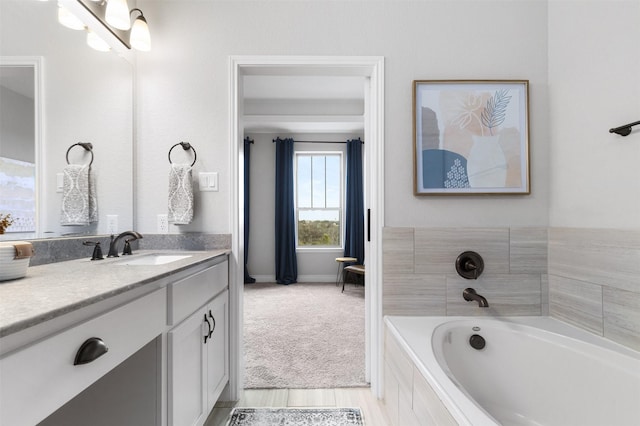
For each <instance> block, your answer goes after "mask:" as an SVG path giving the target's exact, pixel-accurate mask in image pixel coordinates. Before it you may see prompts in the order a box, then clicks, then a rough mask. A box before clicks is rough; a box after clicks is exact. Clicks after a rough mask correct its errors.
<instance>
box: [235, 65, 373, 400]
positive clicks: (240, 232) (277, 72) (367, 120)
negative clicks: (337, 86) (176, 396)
mask: <svg viewBox="0 0 640 426" xmlns="http://www.w3.org/2000/svg"><path fill="white" fill-rule="evenodd" d="M383 65H384V59H383V58H382V57H324V56H323V57H306V56H300V57H299V56H257V57H254V56H238V57H231V58H230V94H229V100H230V108H229V112H230V141H231V167H230V170H231V173H232V179H231V180H232V191H231V194H232V195H231V196H232V200H231V206H232V212H231V218H232V221H233V223H232V253H231V256H230V270H229V278H230V286H229V287H230V314H231V315H230V331H231V333H230V337H231V338H230V346H231V349H230V351H231V353H230V360H231V363H230V383H229V387H228V390H227V395H225V396H226V397H227V398H228V399H229V400H237V399H238V398H239V394H240V391H241V390H242V387H243V385H242V384H243V377H242V376H243V366H242V343H243V335H242V327H243V288H244V264H243V259H244V229H243V228H244V224H243V220H242V217H243V215H244V204H243V203H244V201H243V200H244V193H243V192H244V191H243V188H244V176H243V167H242V165H241V164H242V160H243V154H244V143H243V137H244V132H245V120H244V102H243V99H244V95H243V77H244V76H246V75H269V76H284V77H286V76H304V75H306V76H323V75H324V76H362V77H365V79H366V81H367V88H366V90H365V103H364V105H365V106H364V114H363V120H364V135H365V140H366V148H365V151H364V159H363V162H364V164H365V177H364V181H365V190H364V191H365V200H366V201H365V212H366V222H365V228H366V233H365V234H366V235H365V237H366V241H365V258H366V259H367V279H366V282H367V286H368V288H367V290H368V291H367V292H366V297H365V353H366V356H365V358H366V375H367V379H368V380H369V381H370V383H371V390H372V392H373V394H374V395H375V396H377V397H379V396H381V386H380V385H381V383H380V375H381V374H380V371H381V367H380V363H381V352H382V348H381V344H382V337H381V333H382V308H381V305H382V285H381V260H382V255H381V250H382V247H381V238H382V236H381V230H382V226H383V206H384V203H383V200H384V197H383V195H384V194H383V190H384V185H383V183H384V176H383V171H384V170H383V155H382V153H383V138H384V131H383V129H384V127H383V126H384V121H383V118H384V103H383V94H384V90H383V89H384V75H383V72H384V69H383Z"/></svg>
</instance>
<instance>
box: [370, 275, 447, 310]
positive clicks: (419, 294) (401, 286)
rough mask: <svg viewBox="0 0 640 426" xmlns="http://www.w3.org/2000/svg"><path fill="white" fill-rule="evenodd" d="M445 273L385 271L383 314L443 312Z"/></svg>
mask: <svg viewBox="0 0 640 426" xmlns="http://www.w3.org/2000/svg"><path fill="white" fill-rule="evenodd" d="M445 306H446V289H445V278H444V275H424V274H395V275H392V274H385V275H384V284H383V289H382V311H383V315H445Z"/></svg>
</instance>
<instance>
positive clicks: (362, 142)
mask: <svg viewBox="0 0 640 426" xmlns="http://www.w3.org/2000/svg"><path fill="white" fill-rule="evenodd" d="M275 141H276V140H275V139H274V140H272V141H271V142H275ZM293 141H294V142H298V143H347V141H299V140H295V139H294V140H293ZM360 143H361V144H363V145H364V141H360Z"/></svg>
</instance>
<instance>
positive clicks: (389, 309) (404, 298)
mask: <svg viewBox="0 0 640 426" xmlns="http://www.w3.org/2000/svg"><path fill="white" fill-rule="evenodd" d="M467 250H472V251H476V252H478V253H479V254H480V255H481V256H482V258H483V259H484V263H485V269H484V272H483V274H482V275H481V276H480V277H479V278H478V279H477V280H466V279H464V278H462V277H460V276H459V275H458V274H457V272H456V270H455V260H456V258H457V257H458V255H459V254H460V253H462V252H464V251H467ZM382 252H383V274H384V278H383V279H384V284H383V313H384V315H426V316H437V315H489V316H495V315H543V314H546V313H547V307H548V305H547V301H546V296H547V294H548V291H547V288H546V286H547V282H548V281H547V275H546V274H547V228H537V227H536V228H533V227H532V228H384V230H383V250H382ZM466 287H473V288H475V289H476V290H477V291H478V293H479V294H481V295H483V296H485V297H486V298H487V300H488V301H489V308H487V309H485V308H479V307H478V305H477V304H476V303H467V302H466V301H464V300H463V299H462V290H463V289H464V288H466Z"/></svg>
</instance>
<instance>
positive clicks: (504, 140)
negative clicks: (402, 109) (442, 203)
mask: <svg viewBox="0 0 640 426" xmlns="http://www.w3.org/2000/svg"><path fill="white" fill-rule="evenodd" d="M527 92H528V82H527V81H509V82H476V81H455V82H448V81H415V82H414V98H415V104H414V120H415V129H414V134H415V150H416V151H415V161H414V163H415V179H414V181H415V188H414V190H415V194H416V195H423V194H474V193H475V194H483V193H509V194H528V193H529V169H528V166H529V164H528V163H529V161H528V159H529V154H528V133H529V132H528V116H527V114H528V113H527V102H528V101H527Z"/></svg>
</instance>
